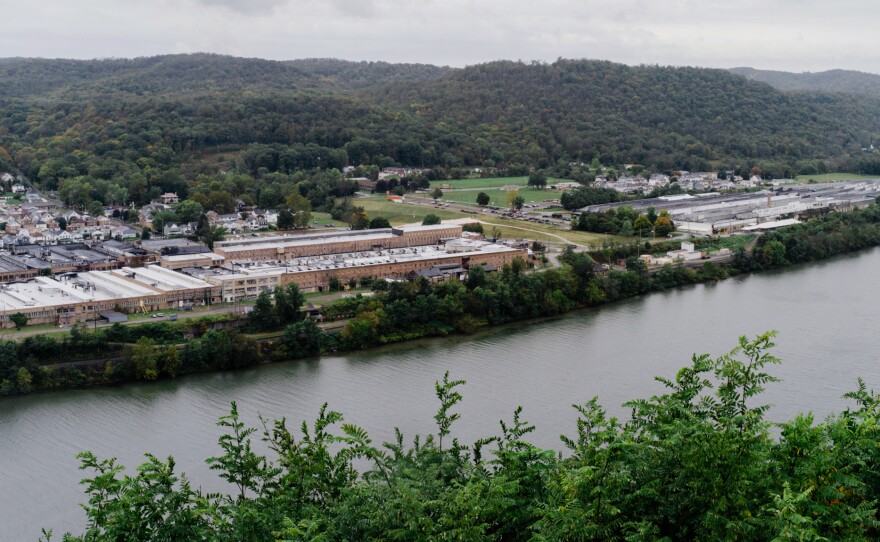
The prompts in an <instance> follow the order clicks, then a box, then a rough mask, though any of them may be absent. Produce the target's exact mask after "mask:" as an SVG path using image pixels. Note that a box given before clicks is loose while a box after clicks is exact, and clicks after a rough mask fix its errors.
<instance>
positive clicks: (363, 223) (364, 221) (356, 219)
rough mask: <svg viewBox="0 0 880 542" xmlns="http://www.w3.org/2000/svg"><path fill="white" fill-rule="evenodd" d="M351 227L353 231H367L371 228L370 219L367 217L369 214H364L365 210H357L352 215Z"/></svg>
mask: <svg viewBox="0 0 880 542" xmlns="http://www.w3.org/2000/svg"><path fill="white" fill-rule="evenodd" d="M349 227H350V228H351V229H353V230H365V229H367V228H369V227H370V217H368V216H367V213H366V212H364V210H363V209H361V208H358V209H355V211H354V212H353V213H351V220H350V222H349Z"/></svg>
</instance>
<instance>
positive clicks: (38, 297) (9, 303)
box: [0, 265, 211, 311]
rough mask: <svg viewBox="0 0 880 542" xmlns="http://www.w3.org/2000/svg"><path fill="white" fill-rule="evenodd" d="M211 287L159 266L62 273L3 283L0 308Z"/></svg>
mask: <svg viewBox="0 0 880 542" xmlns="http://www.w3.org/2000/svg"><path fill="white" fill-rule="evenodd" d="M209 287H211V284H209V283H207V282H205V281H203V280H200V279H197V278H194V277H191V276H189V275H185V274H183V273H178V272H176V271H171V270H170V269H165V268H163V267H159V266H156V265H151V266H149V267H138V268H130V267H125V268H122V269H117V270H114V271H87V272H81V273H77V274H71V275H61V276H59V277H58V278H57V279H55V278H50V277H37V278H35V279H34V280H32V281H28V282H13V283H10V284H2V285H0V311H16V310H33V309H35V308H40V307H46V308H50V307H55V306H60V305H71V304H77V303H82V302H87V301H106V300H113V299H125V298H129V297H143V296H149V295H153V294H158V293H161V292H167V291H174V290H187V289H190V288H209Z"/></svg>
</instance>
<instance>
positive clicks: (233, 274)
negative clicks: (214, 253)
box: [184, 239, 528, 302]
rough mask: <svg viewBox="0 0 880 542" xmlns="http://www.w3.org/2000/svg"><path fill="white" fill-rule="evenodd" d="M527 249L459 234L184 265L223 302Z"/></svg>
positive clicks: (500, 261)
mask: <svg viewBox="0 0 880 542" xmlns="http://www.w3.org/2000/svg"><path fill="white" fill-rule="evenodd" d="M527 254H528V251H527V250H524V249H518V248H511V247H508V246H504V245H498V244H494V243H488V242H485V241H472V240H465V239H457V240H455V241H451V242H449V243H446V244H445V245H431V246H419V247H410V248H394V249H387V250H384V249H383V250H379V249H377V250H371V251H364V252H352V253H343V254H334V255H328V256H311V257H303V258H294V259H290V260H280V261H272V262H267V261H256V262H232V263H227V264H226V265H224V266H223V267H222V268H208V269H185V270H184V272H186V273H189V274H191V275H193V276H195V277H198V278H200V279H203V280H205V281H207V282H209V283H211V284H214V285H217V286H219V287H220V290H221V294H220V296H221V298H222V300H223V301H224V302H233V301H241V300H244V299H253V298H255V297H257V295H259V293H260V292H261V291H263V290H267V289H271V288H274V287H275V286H284V285H287V284H290V283H291V282H294V283H296V284H297V286H299V288H300V290H302V291H304V292H321V291H325V290H327V289H328V287H329V285H330V281H331V279H332V278H335V279H336V280H338V281H340V282H342V283H346V282H348V281H350V280H352V279H354V280H360V279H362V278H364V277H371V278H373V279H390V278H393V279H404V278H411V277H413V276H415V274H417V273H418V272H419V271H422V270H427V269H431V268H433V267H435V266H444V265H451V264H455V267H460V268H462V269H464V270H467V269H469V268H470V267H472V266H474V265H487V266H491V268H493V269H494V268H499V267H502V266H504V265H506V264H509V263H511V262H512V261H513V260H514V258H516V257H520V258H525V257H526V256H527Z"/></svg>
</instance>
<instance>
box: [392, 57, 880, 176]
mask: <svg viewBox="0 0 880 542" xmlns="http://www.w3.org/2000/svg"><path fill="white" fill-rule="evenodd" d="M382 99H383V103H385V104H387V105H389V106H397V107H408V108H410V109H411V110H413V111H414V112H416V114H418V115H420V116H422V117H423V118H426V119H429V120H430V121H432V122H437V123H441V122H442V123H444V124H446V125H454V126H457V127H458V129H459V130H460V131H461V132H463V133H466V134H467V136H469V137H470V138H471V140H472V142H473V143H472V144H471V145H469V147H470V150H471V153H472V155H471V156H469V157H468V158H470V159H471V160H477V161H478V160H480V159H481V158H485V157H492V156H486V154H487V153H485V152H483V153H481V152H480V150H481V148H480V145H479V144H478V143H477V140H480V139H483V140H485V141H486V142H487V143H488V147H489V149H487V150H489V151H490V153H491V154H492V155H494V156H497V157H498V158H505V159H511V158H512V159H514V160H519V161H521V162H523V163H534V162H535V161H536V160H540V159H541V158H542V157H547V158H560V157H579V158H589V156H590V154H589V153H591V152H592V153H594V154H595V153H598V154H600V155H601V156H602V157H603V158H609V159H610V161H611V162H635V163H641V164H650V165H654V166H657V167H660V168H672V167H682V168H686V169H692V170H693V169H702V166H704V165H705V162H706V161H715V160H720V161H734V162H735V161H737V160H741V159H743V158H752V159H759V158H760V159H764V160H771V161H772V160H777V161H798V160H804V159H808V158H826V157H829V156H833V157H837V156H841V155H844V154H847V153H854V152H858V151H859V150H860V148H861V146H862V144H863V143H865V142H867V141H869V140H870V137H871V135H872V134H875V133H876V132H877V131H878V129H880V116H878V112H880V108H878V104H877V102H873V101H868V100H859V99H856V98H851V97H844V96H834V95H821V96H801V95H790V94H786V93H781V92H778V91H775V90H773V89H771V88H769V87H767V86H766V85H762V84H757V83H752V82H749V81H746V80H744V79H743V78H741V77H737V76H734V75H731V74H729V73H727V72H725V71H723V70H709V69H699V68H673V67H658V66H639V67H630V66H625V65H622V64H614V63H611V62H599V61H578V60H575V61H569V60H560V61H557V62H555V63H553V64H536V63H533V64H523V63H514V62H494V63H488V64H482V65H478V66H472V67H469V68H465V69H463V70H457V71H455V72H452V73H450V74H449V75H448V76H447V77H444V78H440V79H433V80H429V81H425V82H422V83H417V84H413V85H409V86H395V87H389V88H385V89H382ZM484 146H485V145H484ZM498 150H501V154H500V155H498V154H497V152H498Z"/></svg>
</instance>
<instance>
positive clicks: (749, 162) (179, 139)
mask: <svg viewBox="0 0 880 542" xmlns="http://www.w3.org/2000/svg"><path fill="white" fill-rule="evenodd" d="M872 77H874V76H872ZM876 141H880V98H878V97H874V96H871V95H856V94H849V95H847V94H840V93H827V92H811V93H791V92H781V91H779V90H776V89H774V88H772V87H770V86H768V85H766V84H763V83H759V82H756V81H749V80H747V79H746V78H744V77H741V76H739V75H736V74H734V73H730V72H728V71H726V70H713V69H702V68H682V67H678V68H676V67H661V66H635V67H633V66H626V65H623V64H615V63H612V62H605V61H596V60H563V59H560V60H558V61H556V62H553V63H538V62H535V63H522V62H507V61H499V62H490V63H486V64H479V65H475V66H469V67H467V68H449V67H438V66H430V65H424V64H389V63H385V62H349V61H343V60H335V59H306V60H293V61H270V60H262V59H251V58H236V57H228V56H221V55H212V54H192V55H167V56H158V57H148V58H135V59H108V60H87V61H81V60H47V59H27V58H15V59H0V169H2V168H3V167H10V166H13V167H16V168H17V169H20V170H22V171H24V172H25V173H26V174H27V175H29V176H30V177H31V178H33V179H35V180H37V181H38V182H42V183H44V184H45V186H48V187H53V188H54V187H56V186H58V185H59V184H60V182H61V181H63V180H64V179H65V178H68V177H72V176H84V177H89V178H90V179H92V180H94V181H95V182H94V183H93V184H94V185H95V186H97V185H98V184H99V183H98V182H97V181H99V180H100V181H103V180H107V181H112V182H113V183H119V184H122V185H124V186H126V187H127V189H128V190H129V193H130V194H135V193H137V194H142V196H138V199H143V198H146V197H147V196H148V195H149V191H150V190H152V189H153V188H154V184H155V183H159V182H165V184H163V185H160V186H159V187H158V188H157V189H161V190H163V191H165V190H168V189H170V188H171V187H172V185H171V184H169V183H170V181H168V182H166V181H162V179H169V178H171V177H174V178H175V179H177V181H175V182H177V183H178V185H179V184H180V183H182V182H183V180H181V179H186V180H187V182H190V183H191V184H193V185H195V184H198V183H200V182H202V181H197V180H195V179H198V178H203V177H204V176H209V175H211V174H215V173H218V172H222V171H226V172H228V171H241V172H245V173H248V174H251V175H258V174H259V175H265V174H266V172H269V173H273V172H279V173H281V174H284V175H295V174H297V172H300V173H299V174H300V175H302V173H301V172H303V171H309V170H312V169H313V168H341V167H342V166H345V165H348V164H354V165H357V164H365V165H370V164H374V165H379V166H384V165H391V164H404V165H412V166H422V167H437V168H444V169H451V168H457V167H469V166H480V165H495V166H499V167H508V166H514V165H516V166H518V168H517V170H519V171H522V170H523V168H526V171H527V170H528V168H532V167H539V168H556V169H557V173H559V174H560V175H565V174H566V173H565V169H566V167H567V165H568V164H569V163H570V162H574V161H585V162H589V161H591V160H592V159H593V157H595V156H596V155H598V156H599V157H600V159H601V161H602V162H603V163H606V164H622V163H636V164H643V165H644V166H646V167H648V168H650V169H660V170H668V169H679V168H681V169H688V170H691V171H696V170H704V169H708V168H716V167H725V168H727V169H737V170H740V171H749V170H750V168H752V167H753V166H759V167H761V168H762V169H763V170H764V171H766V172H768V174H771V175H777V176H791V175H795V174H797V173H800V172H812V171H817V170H822V169H823V168H824V167H825V165H827V167H835V168H838V167H844V166H845V167H848V168H850V169H856V170H859V169H860V170H866V169H868V168H867V166H866V165H864V164H862V163H861V162H862V161H863V160H864V159H865V155H864V154H863V152H862V150H861V149H862V148H863V147H867V146H869V145H870V144H871V143H873V142H876ZM215 158H216V159H215ZM4 164H5V166H4ZM820 166H821V167H820ZM871 167H873V166H871ZM878 167H880V165H878ZM169 172H171V173H169ZM172 173H173V175H172ZM295 178H297V179H298V178H300V177H295ZM174 186H176V185H174Z"/></svg>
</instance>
